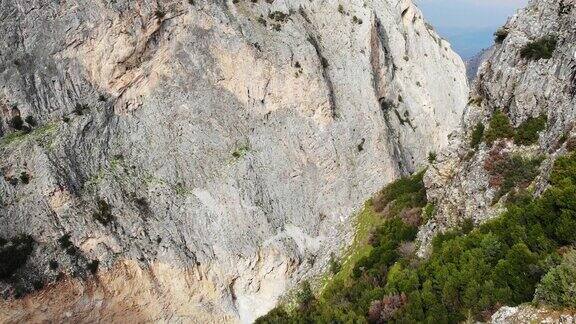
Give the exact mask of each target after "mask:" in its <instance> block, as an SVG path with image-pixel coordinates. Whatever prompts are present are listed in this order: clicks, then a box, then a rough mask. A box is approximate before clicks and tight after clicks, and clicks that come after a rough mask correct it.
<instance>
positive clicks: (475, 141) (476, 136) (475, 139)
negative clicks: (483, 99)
mask: <svg viewBox="0 0 576 324" xmlns="http://www.w3.org/2000/svg"><path fill="white" fill-rule="evenodd" d="M483 137H484V124H482V123H478V124H476V127H474V130H473V131H472V136H471V139H470V146H471V147H472V148H473V149H474V150H477V149H478V146H480V143H482V138H483Z"/></svg>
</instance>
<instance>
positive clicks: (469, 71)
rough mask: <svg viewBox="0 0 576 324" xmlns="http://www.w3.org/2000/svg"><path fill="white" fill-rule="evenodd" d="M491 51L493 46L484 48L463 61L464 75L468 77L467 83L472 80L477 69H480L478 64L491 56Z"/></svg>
mask: <svg viewBox="0 0 576 324" xmlns="http://www.w3.org/2000/svg"><path fill="white" fill-rule="evenodd" d="M493 51H494V47H489V48H485V49H483V50H481V51H480V52H479V53H478V54H476V55H474V56H473V57H471V58H469V59H467V60H465V61H464V64H465V65H466V77H467V78H468V82H469V83H473V82H474V79H475V78H476V74H477V73H478V69H480V65H482V63H484V61H486V60H487V59H488V58H490V56H492V52H493Z"/></svg>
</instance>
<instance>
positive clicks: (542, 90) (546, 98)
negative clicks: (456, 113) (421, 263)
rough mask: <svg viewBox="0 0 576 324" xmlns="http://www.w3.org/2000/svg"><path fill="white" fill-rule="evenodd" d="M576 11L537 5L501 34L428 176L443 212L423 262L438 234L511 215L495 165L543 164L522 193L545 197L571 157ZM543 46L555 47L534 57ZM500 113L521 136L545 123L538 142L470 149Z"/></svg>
mask: <svg viewBox="0 0 576 324" xmlns="http://www.w3.org/2000/svg"><path fill="white" fill-rule="evenodd" d="M575 6H576V2H574V1H572V0H533V1H531V2H530V3H529V5H528V6H527V7H526V8H525V9H522V10H520V11H519V12H518V13H517V14H516V15H514V16H513V17H511V18H510V19H509V21H508V22H507V23H506V25H505V26H503V28H502V29H501V31H500V37H501V39H500V40H499V42H497V44H495V46H494V48H493V50H492V53H491V54H490V56H489V58H488V59H487V60H486V61H485V62H484V63H483V64H482V66H481V68H480V71H479V72H478V76H477V79H476V80H475V82H474V84H473V85H472V90H471V94H470V101H469V103H468V106H467V108H466V111H465V114H464V118H463V125H462V127H461V130H460V131H459V135H458V136H454V137H453V139H452V142H451V144H450V145H449V148H448V149H446V150H445V151H443V152H442V153H441V154H439V155H438V159H437V161H436V162H435V163H434V164H433V165H432V166H431V167H430V169H429V170H428V172H427V173H426V177H425V180H426V184H427V189H428V191H427V192H428V198H429V200H430V201H431V202H432V203H434V204H435V205H436V210H437V213H436V216H435V217H434V218H433V219H431V220H430V221H429V222H428V223H427V224H426V225H425V226H423V227H422V228H421V230H420V233H419V239H420V241H421V243H422V244H421V249H420V255H424V254H426V247H427V246H428V243H429V242H430V240H431V239H432V237H433V236H434V233H437V232H438V231H443V230H445V229H447V228H453V227H455V226H458V224H459V223H461V222H462V221H463V220H465V219H472V220H473V221H474V223H476V224H478V223H481V222H483V221H485V220H487V219H490V218H492V217H494V216H497V215H499V214H500V212H501V211H502V210H504V209H505V201H506V199H507V198H508V196H509V194H508V192H503V191H502V185H501V183H500V182H501V179H499V178H498V177H499V176H500V175H498V174H494V172H492V170H491V165H492V164H493V163H494V161H495V159H501V158H502V157H504V156H520V157H523V158H527V159H530V158H533V159H536V158H538V159H543V161H542V162H541V164H539V167H538V168H537V170H536V173H535V176H534V177H533V180H532V179H531V180H530V181H529V182H528V183H523V184H521V186H520V187H522V188H527V189H528V191H530V192H531V193H532V194H533V195H539V194H540V193H541V192H542V191H543V190H544V189H545V188H546V186H547V178H548V173H549V170H550V168H551V166H552V163H553V161H554V160H555V159H556V157H557V156H558V155H561V154H564V153H565V152H566V146H567V145H573V143H574V140H575V139H574V137H575V136H576V129H575V128H574V126H575V125H574V120H575V117H576V8H575ZM542 42H548V44H553V46H549V48H547V50H545V51H544V50H542V49H541V48H540V50H542V52H537V53H535V54H534V53H531V52H530V48H531V47H530V45H533V44H538V43H540V44H541V43H542ZM497 111H500V112H502V113H503V114H504V115H505V116H506V117H507V118H508V119H509V120H510V123H511V126H512V127H514V128H516V129H521V128H522V127H524V126H525V125H527V124H526V122H527V121H533V120H535V119H536V118H543V120H546V124H545V127H544V129H543V130H542V131H540V132H539V133H538V134H537V137H536V140H535V141H534V142H533V143H522V139H520V140H518V139H517V138H512V137H509V138H503V139H499V140H498V141H497V142H498V143H496V144H494V145H493V144H492V143H490V144H487V143H486V142H482V143H479V142H478V143H476V144H477V146H476V147H472V146H473V145H472V142H473V139H472V137H473V136H474V135H473V133H474V131H475V129H477V128H478V126H480V125H481V126H482V127H481V128H482V129H486V130H488V129H489V127H490V120H491V119H492V118H493V117H494V115H495V113H496V112H497ZM519 142H520V143H519ZM571 143H572V144H571ZM516 189H518V188H516ZM507 194H508V195H507Z"/></svg>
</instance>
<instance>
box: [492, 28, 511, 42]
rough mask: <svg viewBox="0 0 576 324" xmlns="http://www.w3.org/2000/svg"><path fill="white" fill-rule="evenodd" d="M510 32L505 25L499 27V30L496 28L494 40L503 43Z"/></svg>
mask: <svg viewBox="0 0 576 324" xmlns="http://www.w3.org/2000/svg"><path fill="white" fill-rule="evenodd" d="M508 33H509V31H508V29H507V28H504V27H500V28H498V30H496V32H495V33H494V42H496V44H502V42H504V40H505V39H506V37H508Z"/></svg>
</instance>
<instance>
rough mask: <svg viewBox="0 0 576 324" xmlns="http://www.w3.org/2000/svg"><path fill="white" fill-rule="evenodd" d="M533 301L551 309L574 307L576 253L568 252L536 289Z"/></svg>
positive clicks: (575, 294) (575, 305) (575, 296)
mask: <svg viewBox="0 0 576 324" xmlns="http://www.w3.org/2000/svg"><path fill="white" fill-rule="evenodd" d="M534 301H535V302H538V303H541V304H545V305H548V306H552V307H570V308H574V307H576V251H574V250H570V251H569V252H567V253H566V254H565V255H564V256H563V257H562V262H561V263H560V264H559V265H558V266H556V267H554V268H552V269H551V270H550V271H549V272H548V273H547V274H546V275H545V276H544V277H543V278H542V280H541V281H540V283H539V284H538V286H537V287H536V293H535V294H534Z"/></svg>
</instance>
